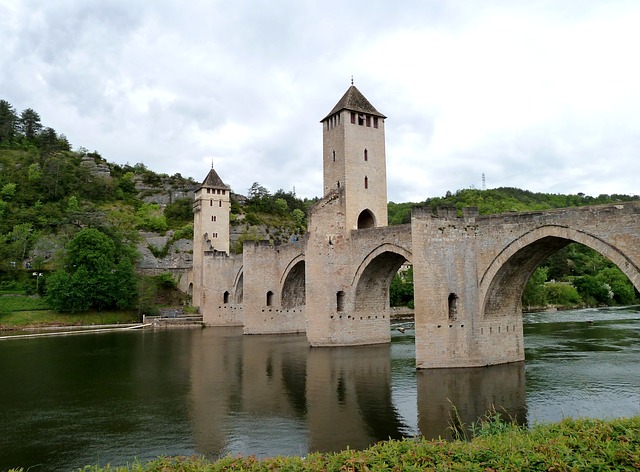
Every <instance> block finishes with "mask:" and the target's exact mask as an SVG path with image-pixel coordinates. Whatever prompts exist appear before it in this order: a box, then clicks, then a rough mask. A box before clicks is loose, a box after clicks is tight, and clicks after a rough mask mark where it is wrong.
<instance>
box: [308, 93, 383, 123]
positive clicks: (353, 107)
mask: <svg viewBox="0 0 640 472" xmlns="http://www.w3.org/2000/svg"><path fill="white" fill-rule="evenodd" d="M340 110H349V111H355V112H358V113H366V114H368V115H373V116H379V117H380V118H386V116H384V115H383V114H382V113H380V112H379V111H378V110H376V109H375V107H374V106H373V105H372V104H371V103H369V100H367V99H366V98H364V95H362V93H361V92H360V90H358V89H357V88H356V86H355V85H352V86H351V87H349V89H348V90H347V91H346V93H345V94H344V95H343V96H342V98H341V99H340V100H339V101H338V103H336V106H335V107H333V110H331V111H330V112H329V114H328V115H327V116H325V117H324V118H323V119H322V120H320V121H321V122H322V121H324V120H326V119H327V118H329V117H330V116H331V115H333V114H334V113H338V112H339V111H340Z"/></svg>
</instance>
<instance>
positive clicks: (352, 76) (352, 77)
mask: <svg viewBox="0 0 640 472" xmlns="http://www.w3.org/2000/svg"><path fill="white" fill-rule="evenodd" d="M351 85H353V74H351Z"/></svg>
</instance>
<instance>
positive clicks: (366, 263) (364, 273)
mask: <svg viewBox="0 0 640 472" xmlns="http://www.w3.org/2000/svg"><path fill="white" fill-rule="evenodd" d="M405 262H411V253H410V252H409V251H407V250H406V249H404V248H402V247H400V246H396V245H394V244H382V245H380V246H378V247H377V248H376V249H374V250H373V251H371V252H370V253H369V254H368V255H367V257H366V258H365V259H364V260H363V261H362V263H361V264H360V266H359V267H358V270H357V271H356V274H355V277H354V281H353V285H354V286H355V312H361V313H375V314H379V313H384V312H386V311H387V310H388V308H389V286H390V285H391V280H392V279H393V276H394V275H395V274H396V273H397V272H398V269H399V268H400V267H401V266H402V264H404V263H405Z"/></svg>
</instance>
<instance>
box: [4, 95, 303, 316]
mask: <svg viewBox="0 0 640 472" xmlns="http://www.w3.org/2000/svg"><path fill="white" fill-rule="evenodd" d="M207 170H208V169H203V178H204V176H205V175H206V172H207ZM198 185H199V182H197V181H195V180H193V179H191V178H184V177H182V176H181V175H180V174H175V175H172V176H169V175H166V174H158V173H155V172H153V171H152V170H150V169H148V168H147V167H146V166H145V165H144V164H141V163H137V164H133V165H130V164H125V165H118V164H114V163H112V162H108V161H107V160H106V159H104V158H103V157H102V156H101V155H100V154H99V153H98V152H97V151H93V152H90V151H89V150H88V149H86V148H83V147H79V148H77V149H73V148H72V145H71V143H69V141H68V140H67V138H66V137H65V135H64V134H62V133H59V132H58V131H56V130H54V129H53V128H51V127H47V126H45V125H44V124H43V123H42V120H41V117H40V115H39V114H38V113H37V112H36V111H35V110H33V109H26V110H23V111H22V112H20V113H18V112H17V111H16V110H15V109H14V107H13V106H12V105H11V104H10V103H8V102H7V101H5V100H0V291H2V290H3V289H4V290H25V291H27V292H32V291H36V290H38V291H40V292H41V293H45V292H48V295H49V298H51V304H52V305H53V306H66V307H71V309H84V308H112V307H130V306H132V305H133V304H135V303H136V300H137V298H136V296H137V295H140V293H138V294H137V295H136V293H135V292H136V283H133V282H132V277H133V278H136V277H137V278H138V280H137V282H138V283H140V282H141V281H142V279H143V278H142V277H138V276H137V275H135V274H132V271H133V268H134V267H136V264H138V263H139V262H140V251H139V248H140V247H143V248H146V249H148V251H147V253H149V252H150V253H152V254H153V256H155V257H157V258H163V257H166V256H167V252H168V249H169V247H170V246H171V244H172V243H173V242H175V241H178V240H180V239H186V240H190V239H192V237H193V211H192V206H193V191H194V190H195V189H196V188H197V187H198ZM248 192H249V195H248V198H247V197H243V196H242V195H236V194H232V215H231V221H232V227H233V235H234V241H233V243H234V244H233V245H232V249H233V250H235V251H237V252H240V251H242V243H243V242H244V241H246V240H258V239H270V240H271V241H273V242H274V243H275V242H276V241H278V240H286V239H287V238H288V237H290V235H293V234H300V233H303V232H304V228H305V227H306V210H307V208H308V207H309V206H310V205H311V203H313V201H309V200H305V201H303V200H301V199H299V198H297V197H296V196H295V194H294V193H293V192H285V191H284V190H278V191H276V192H275V193H273V194H271V193H270V192H269V191H268V190H267V189H266V188H264V187H263V186H261V185H260V184H258V183H255V184H254V185H253V186H252V187H251V188H250V189H248ZM88 229H94V230H96V231H93V232H87V231H86V230H88ZM149 234H157V235H159V236H162V237H164V239H165V240H166V241H167V242H166V244H164V245H163V246H162V247H157V246H154V245H152V244H147V243H146V242H145V240H144V239H143V237H142V235H149ZM141 245H142V246H141ZM91 247H100V248H102V251H103V254H100V255H99V256H100V257H99V258H100V259H101V262H100V264H97V265H96V264H95V261H91V262H90V261H88V260H87V257H86V256H87V255H88V253H89V252H91ZM74 248H76V249H77V248H81V250H80V252H81V254H78V251H77V250H76V249H74ZM94 252H95V251H94ZM93 256H95V257H98V255H97V254H94V255H93ZM79 260H80V261H83V262H81V263H78V261H79ZM80 266H82V267H80ZM34 271H35V272H34ZM56 271H57V274H56V273H55V272H56ZM34 273H35V274H39V275H36V276H35V277H34V276H33V274H34ZM105 274H107V275H105ZM108 274H112V275H108ZM41 276H42V279H43V280H40V277H41ZM123 281H127V282H126V283H124V284H121V283H122V282H123ZM134 282H136V281H134ZM158 283H159V284H160V285H164V286H166V285H167V284H169V285H171V284H170V283H169V279H168V278H167V277H160V279H159V280H158ZM119 284H120V285H119ZM54 285H55V289H54ZM146 285H149V284H148V283H147V284H146ZM98 286H101V287H102V289H101V290H102V291H103V292H105V293H106V292H108V291H112V292H113V293H114V294H116V295H117V296H116V295H114V296H106V295H105V296H102V297H100V296H98V295H96V294H97V293H98V291H96V287H98ZM124 289H128V290H130V291H132V293H124V292H122V290H124ZM140 291H142V292H144V291H146V289H140V290H138V292H140ZM54 293H58V294H59V295H58V297H57V298H58V300H57V301H56V300H53V298H52V296H53V295H52V294H54ZM71 293H75V294H76V297H75V299H74V300H69V299H68V298H67V299H65V298H62V296H63V295H64V294H67V296H69V294H71ZM117 300H119V302H118V301H117ZM138 301H139V300H138ZM118 303H119V305H118ZM0 311H1V310H0Z"/></svg>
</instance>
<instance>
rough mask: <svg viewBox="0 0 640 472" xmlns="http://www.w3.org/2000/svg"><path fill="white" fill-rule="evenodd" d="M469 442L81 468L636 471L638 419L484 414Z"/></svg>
mask: <svg viewBox="0 0 640 472" xmlns="http://www.w3.org/2000/svg"><path fill="white" fill-rule="evenodd" d="M475 433H476V437H475V438H474V439H472V440H471V441H464V440H456V441H451V442H447V441H444V440H435V441H427V440H424V439H420V440H418V439H403V440H397V441H396V440H392V441H383V442H380V443H378V444H375V445H374V446H372V447H370V448H368V449H365V450H362V451H355V450H346V451H342V452H338V453H331V454H321V453H313V454H309V455H308V456H307V457H276V458H271V459H264V460H258V459H256V458H255V457H226V458H224V459H220V460H218V461H215V462H210V461H207V460H205V459H202V458H195V457H193V458H160V459H158V460H155V461H152V462H148V463H146V464H141V463H134V464H131V465H129V466H126V467H110V466H106V467H98V466H93V467H87V468H85V469H84V470H85V471H91V472H103V471H104V472H107V471H109V472H129V471H131V472H147V471H149V472H150V471H157V470H162V471H185V472H197V471H222V470H225V471H234V470H238V471H240V470H242V471H263V470H264V471H267V470H306V471H321V470H322V471H333V470H335V471H339V470H350V471H360V470H460V471H494V470H513V471H516V470H517V471H523V470H524V471H527V470H528V471H534V470H535V471H537V470H554V471H565V470H587V469H588V470H638V469H640V416H635V417H632V418H620V419H613V420H593V419H578V420H573V419H565V420H563V421H561V422H559V423H551V424H538V425H535V426H533V427H532V428H531V429H527V428H525V427H522V426H517V425H513V424H510V423H505V422H503V421H501V420H500V419H499V418H497V417H496V416H493V417H489V418H488V419H486V420H485V421H483V422H481V423H480V424H479V425H477V427H476V428H475Z"/></svg>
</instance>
